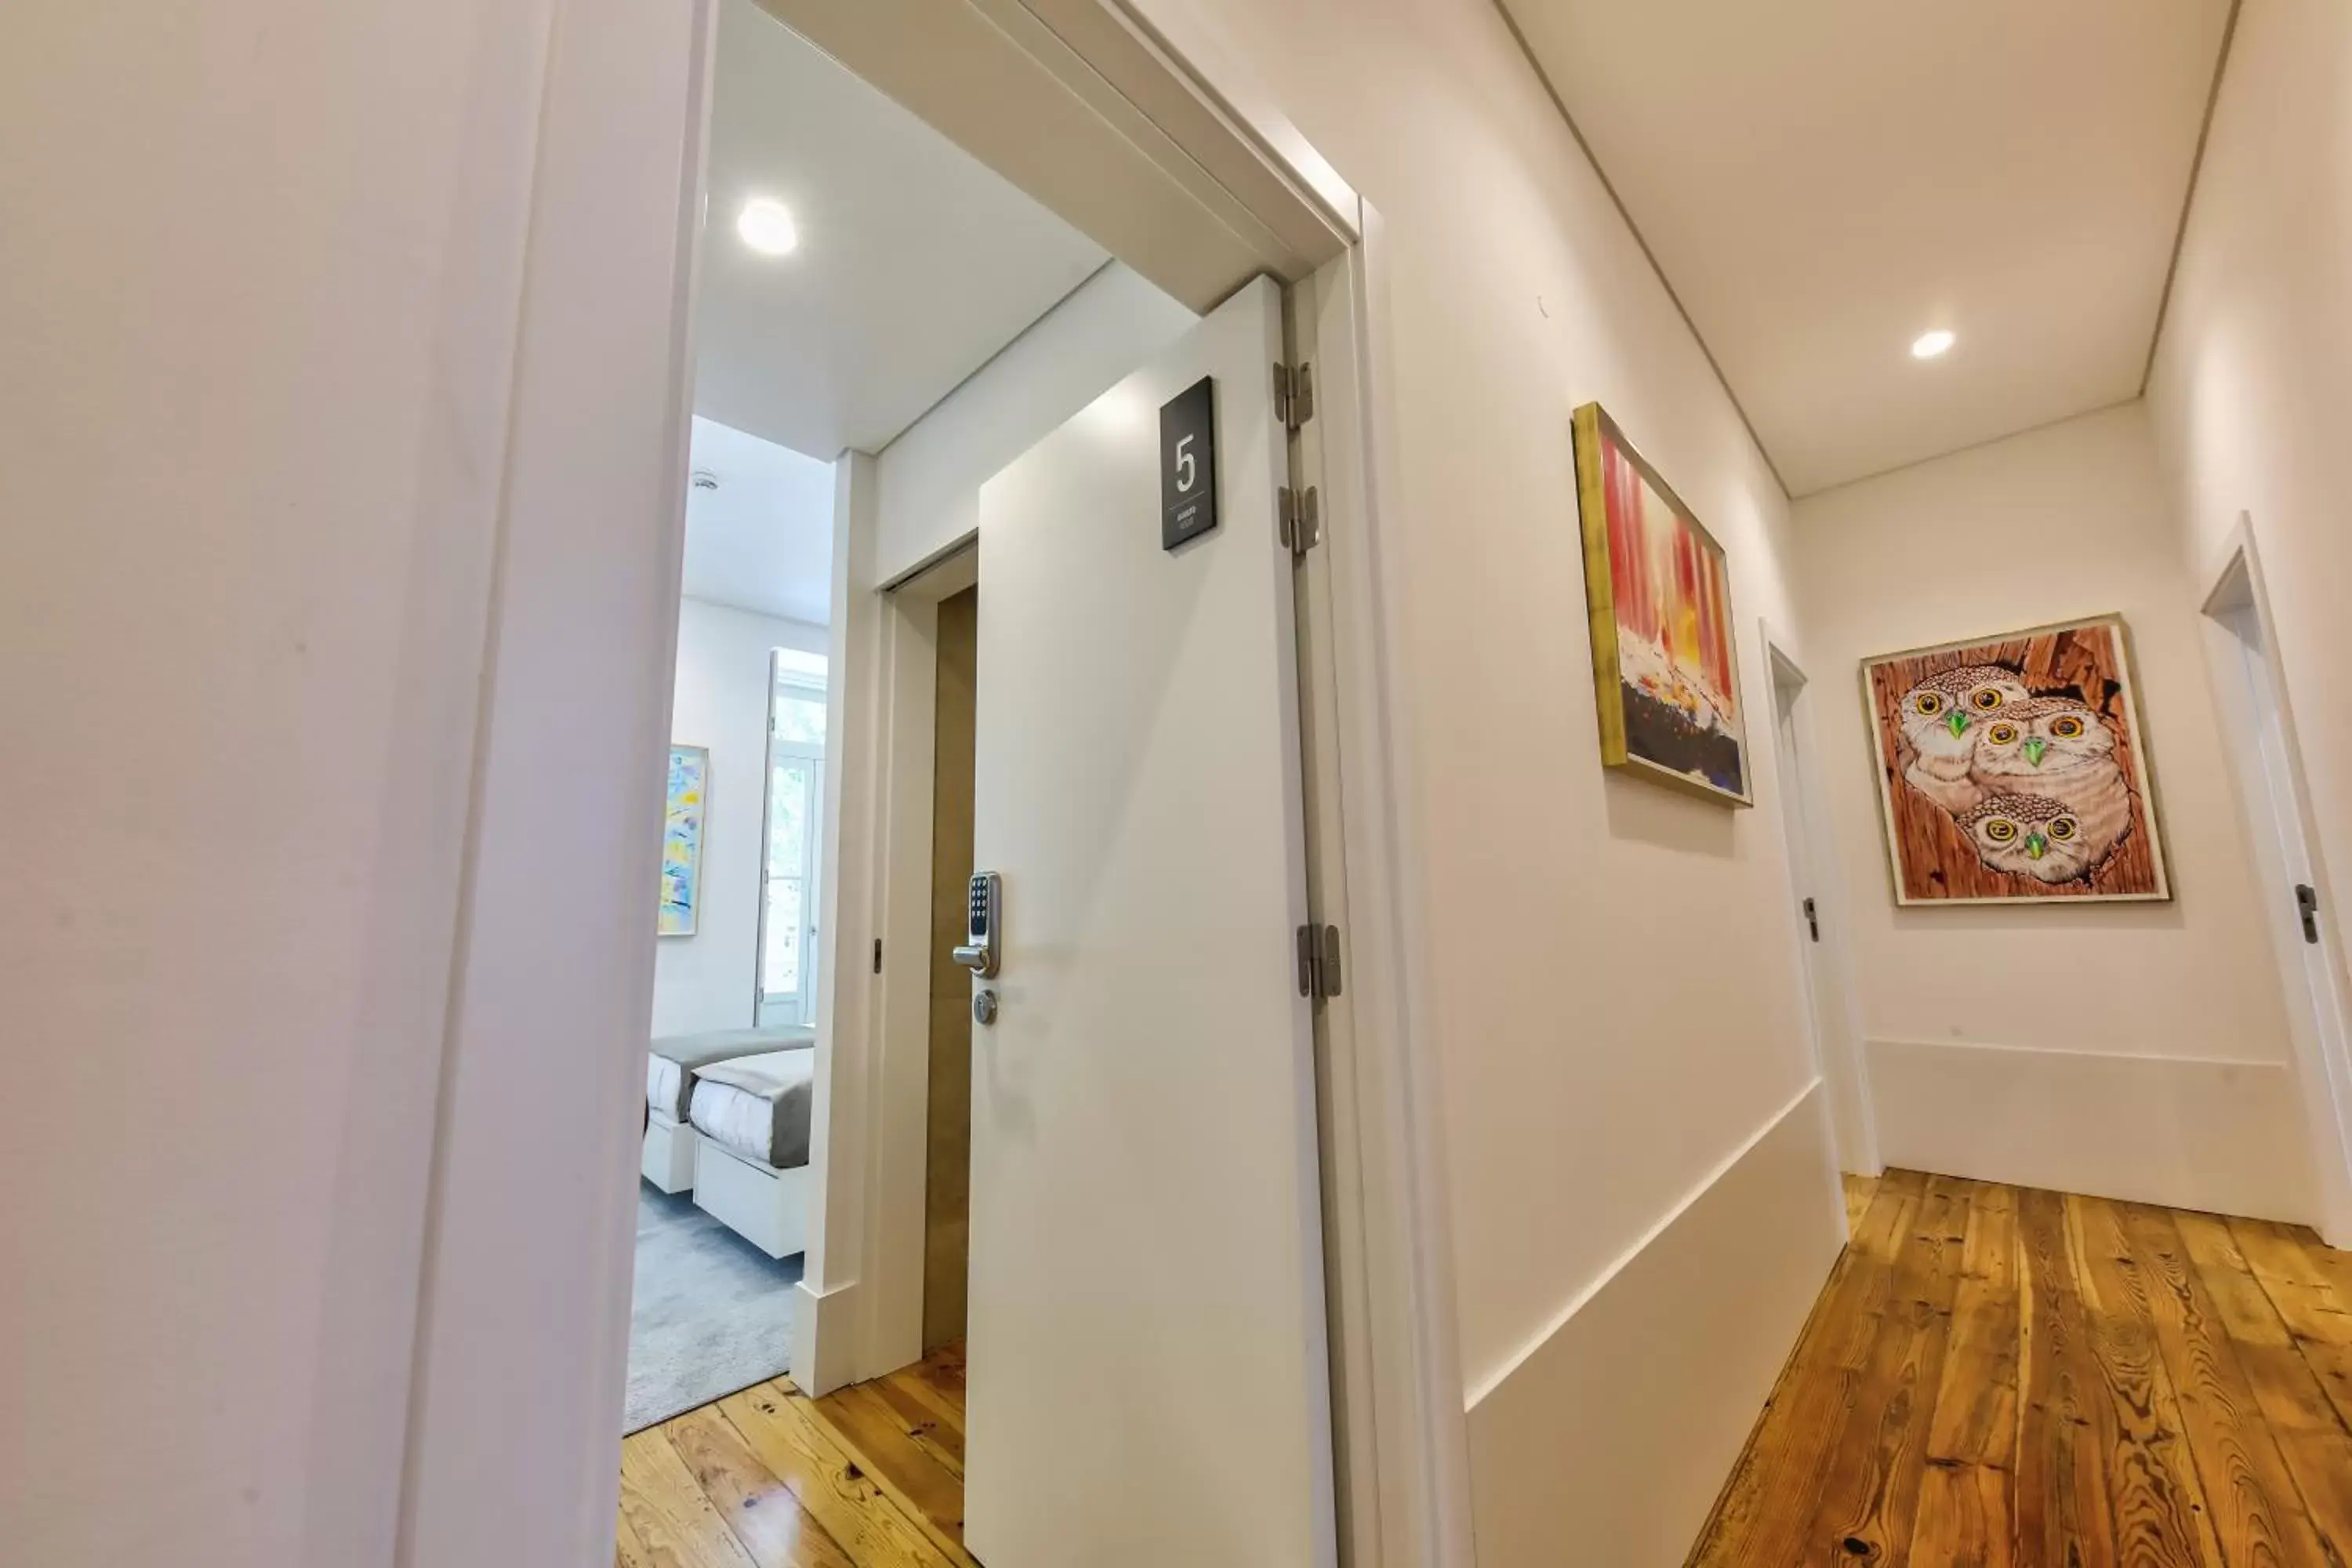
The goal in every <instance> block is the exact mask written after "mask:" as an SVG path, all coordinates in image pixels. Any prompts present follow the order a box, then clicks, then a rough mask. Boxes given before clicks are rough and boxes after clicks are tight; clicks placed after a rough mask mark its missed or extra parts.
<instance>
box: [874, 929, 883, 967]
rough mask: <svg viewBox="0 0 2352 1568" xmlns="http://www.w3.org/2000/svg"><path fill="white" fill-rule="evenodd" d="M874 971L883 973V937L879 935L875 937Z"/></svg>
mask: <svg viewBox="0 0 2352 1568" xmlns="http://www.w3.org/2000/svg"><path fill="white" fill-rule="evenodd" d="M874 973H877V974H879V973H882V939H881V938H880V937H878V936H877V937H876V938H875V939H874Z"/></svg>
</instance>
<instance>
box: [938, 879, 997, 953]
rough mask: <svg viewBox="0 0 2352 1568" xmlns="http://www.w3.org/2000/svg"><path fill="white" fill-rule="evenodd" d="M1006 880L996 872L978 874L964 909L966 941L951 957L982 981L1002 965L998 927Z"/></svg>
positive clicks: (973, 881)
mask: <svg viewBox="0 0 2352 1568" xmlns="http://www.w3.org/2000/svg"><path fill="white" fill-rule="evenodd" d="M1003 906H1004V879H1003V878H1002V877H1000V876H998V875H997V874H996V873H995V872H993V871H979V872H975V873H974V874H973V876H972V879H971V889H970V892H969V895H968V897H967V898H966V900H965V907H964V942H963V945H962V946H961V947H959V948H957V949H956V950H955V952H953V953H952V954H951V955H950V956H952V957H953V958H954V959H955V961H956V962H957V963H961V964H962V965H963V966H964V967H965V968H966V969H969V970H971V972H972V973H974V974H976V975H978V976H979V977H980V978H981V979H982V980H986V979H988V978H989V977H990V976H992V975H993V974H994V973H996V971H997V968H998V966H999V965H1000V964H1001V963H1002V962H1003V956H1002V955H1003V949H1002V947H1001V946H1000V943H1001V941H1002V938H1001V936H1000V935H999V932H998V930H997V928H998V926H999V925H1000V924H1002V923H1003V917H1004V907H1003Z"/></svg>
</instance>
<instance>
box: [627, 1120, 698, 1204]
mask: <svg viewBox="0 0 2352 1568" xmlns="http://www.w3.org/2000/svg"><path fill="white" fill-rule="evenodd" d="M699 1142H702V1139H701V1136H700V1135H699V1134H698V1133H697V1132H696V1131H695V1130H694V1129H693V1128H692V1127H690V1126H687V1125H683V1124H681V1123H679V1122H676V1121H671V1120H670V1119H669V1118H668V1117H667V1116H664V1115H663V1114H662V1113H661V1112H660V1111H658V1110H656V1111H653V1112H652V1113H650V1114H649V1115H647V1116H646V1152H645V1158H644V1160H643V1161H642V1162H641V1163H639V1165H638V1167H637V1168H638V1169H639V1170H641V1171H643V1172H644V1173H645V1177H646V1181H648V1182H651V1183H652V1184H654V1185H655V1186H656V1187H659V1188H660V1189H661V1190H662V1191H663V1192H666V1193H673V1194H675V1193H682V1192H684V1191H686V1190H687V1189H688V1187H691V1186H692V1185H694V1167H695V1163H696V1162H695V1145H696V1144H698V1143H699Z"/></svg>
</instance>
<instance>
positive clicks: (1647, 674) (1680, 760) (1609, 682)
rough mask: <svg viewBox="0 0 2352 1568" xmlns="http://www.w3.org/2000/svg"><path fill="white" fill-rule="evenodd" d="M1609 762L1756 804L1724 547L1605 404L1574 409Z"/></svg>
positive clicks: (1597, 693)
mask: <svg viewBox="0 0 2352 1568" xmlns="http://www.w3.org/2000/svg"><path fill="white" fill-rule="evenodd" d="M1573 421H1574V428H1575V434H1576V487H1577V510H1578V512H1579V514H1580V517H1581V520H1582V524H1583V533H1584V598H1585V605H1586V608H1587V610H1588V611H1589V612H1590V614H1591V622H1592V674H1593V691H1594V697H1595V700H1596V701H1597V703H1598V706H1599V711H1600V716H1601V763H1603V764H1604V765H1605V766H1608V767H1612V768H1627V769H1631V770H1633V771H1634V772H1636V773H1643V774H1645V775H1646V776H1648V777H1650V778H1653V779H1655V780H1657V781H1658V782H1660V783H1662V784H1672V785H1674V786H1675V787H1676V788H1680V789H1686V790H1690V791H1693V792H1695V793H1696V794H1699V795H1707V796H1711V797H1713V798H1715V799H1717V800H1721V801H1726V802H1728V803H1729V804H1731V805H1748V803H1749V799H1750V793H1749V789H1748V732H1747V725H1746V721H1745V719H1744V718H1743V716H1742V714H1741V712H1740V705H1739V659H1738V650H1737V649H1736V648H1735V647H1734V646H1733V644H1734V641H1735V638H1736V636H1737V633H1736V632H1735V630H1734V625H1735V623H1734V622H1733V620H1732V617H1731V570H1730V567H1729V565H1728V563H1727V562H1726V561H1725V559H1724V554H1723V546H1721V545H1719V544H1717V542H1715V536H1714V535H1713V534H1711V533H1709V532H1707V531H1706V528H1705V527H1703V526H1702V525H1701V524H1700V522H1699V521H1698V519H1697V518H1696V517H1695V516H1693V515H1692V513H1691V510H1690V509H1689V508H1688V507H1686V506H1685V505H1684V504H1683V503H1682V500H1681V499H1680V498H1679V497H1677V496H1676V495H1675V492H1674V490H1673V489H1672V488H1670V487H1669V486H1668V485H1667V484H1666V482H1665V480H1664V479H1661V478H1659V477H1658V471H1657V470H1656V469H1655V468H1652V467H1651V466H1650V465H1649V464H1648V463H1647V462H1645V461H1643V458H1642V455H1641V454H1640V453H1639V452H1637V451H1635V450H1634V449H1633V445H1632V444H1631V443H1630V442H1628V441H1627V440H1626V439H1625V437H1624V436H1623V435H1622V433H1621V432H1620V431H1619V430H1618V428H1617V424H1616V421H1614V420H1612V419H1611V418H1610V417H1609V416H1608V415H1607V414H1606V413H1605V412H1603V411H1602V409H1601V405H1599V404H1597V403H1588V404H1586V405H1584V406H1583V407H1581V408H1580V409H1578V410H1577V411H1576V413H1575V415H1574V416H1573Z"/></svg>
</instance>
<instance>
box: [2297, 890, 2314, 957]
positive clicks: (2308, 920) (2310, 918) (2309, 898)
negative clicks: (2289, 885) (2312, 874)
mask: <svg viewBox="0 0 2352 1568" xmlns="http://www.w3.org/2000/svg"><path fill="white" fill-rule="evenodd" d="M2294 912H2295V914H2296V916H2297V917H2298V918H2300V919H2301V920H2302V921H2303V940H2304V941H2305V942H2317V941H2318V940H2319V889H2316V888H2315V887H2313V886H2312V885H2311V884H2310V883H2308V882H2297V883H2296V884H2295V885H2294Z"/></svg>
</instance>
